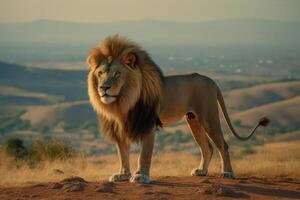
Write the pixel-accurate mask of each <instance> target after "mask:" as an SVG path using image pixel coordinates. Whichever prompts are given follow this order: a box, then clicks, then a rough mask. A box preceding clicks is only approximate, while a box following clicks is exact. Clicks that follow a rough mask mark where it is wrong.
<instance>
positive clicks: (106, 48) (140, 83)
mask: <svg viewBox="0 0 300 200" xmlns="http://www.w3.org/2000/svg"><path fill="white" fill-rule="evenodd" d="M128 55H134V56H135V59H136V60H135V65H134V66H135V68H138V69H133V70H132V72H129V76H128V77H129V78H127V83H126V86H125V87H123V89H122V91H121V95H120V97H119V98H118V99H117V100H116V101H115V102H113V103H112V104H108V105H106V104H103V103H102V102H101V100H100V96H99V94H98V92H97V87H98V86H97V80H96V78H95V76H94V75H93V73H94V71H95V70H96V69H97V67H98V66H99V64H100V62H101V61H102V59H107V60H108V61H111V60H118V61H119V62H121V63H124V59H126V56H128ZM87 62H88V63H89V65H90V67H91V68H90V72H89V75H88V95H89V98H90V102H91V104H92V106H93V108H94V110H95V111H96V112H97V115H98V118H99V121H100V130H101V133H103V134H105V135H106V136H108V137H109V138H110V139H111V140H113V141H117V140H123V141H128V142H132V141H138V140H140V139H141V138H142V137H143V136H144V135H145V134H147V133H150V132H151V131H153V130H154V129H155V128H156V127H157V126H161V125H162V124H161V122H160V119H159V116H158V112H159V107H160V102H161V99H162V84H163V74H162V72H161V70H160V69H159V67H158V66H157V65H156V64H155V63H154V61H153V60H152V59H151V57H150V56H149V54H148V53H147V52H146V51H145V50H143V49H142V48H141V47H140V46H139V45H137V44H136V43H134V42H132V41H130V40H128V39H127V38H124V37H120V36H113V37H108V38H106V39H105V40H104V41H103V42H102V43H100V45H99V46H98V47H96V48H94V49H92V50H91V51H90V53H89V56H88V60H87Z"/></svg>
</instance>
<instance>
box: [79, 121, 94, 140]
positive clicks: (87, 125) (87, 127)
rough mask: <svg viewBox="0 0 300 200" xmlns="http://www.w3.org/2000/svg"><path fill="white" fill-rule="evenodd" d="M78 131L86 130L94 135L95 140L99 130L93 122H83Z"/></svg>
mask: <svg viewBox="0 0 300 200" xmlns="http://www.w3.org/2000/svg"><path fill="white" fill-rule="evenodd" d="M79 129H80V130H87V131H90V132H92V133H94V135H95V138H98V137H99V128H98V124H97V123H96V122H95V121H93V120H88V121H85V122H84V123H83V124H82V125H81V126H80V127H79Z"/></svg>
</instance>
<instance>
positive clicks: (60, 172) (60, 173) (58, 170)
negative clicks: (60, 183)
mask: <svg viewBox="0 0 300 200" xmlns="http://www.w3.org/2000/svg"><path fill="white" fill-rule="evenodd" d="M53 172H54V174H58V175H62V174H64V172H63V171H62V170H60V169H54V170H53Z"/></svg>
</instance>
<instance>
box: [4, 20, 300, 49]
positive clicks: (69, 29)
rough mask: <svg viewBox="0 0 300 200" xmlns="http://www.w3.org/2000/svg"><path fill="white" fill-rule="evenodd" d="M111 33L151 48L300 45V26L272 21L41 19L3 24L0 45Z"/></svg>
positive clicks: (95, 38) (70, 41) (71, 41)
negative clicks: (124, 36)
mask: <svg viewBox="0 0 300 200" xmlns="http://www.w3.org/2000/svg"><path fill="white" fill-rule="evenodd" d="M111 34H121V35H126V36H128V37H130V38H134V39H135V40H137V41H138V42H141V43H147V44H152V45H170V44H171V45H224V44H231V45H232V44H233V45H240V44H259V45H297V44H298V45H299V44H300V40H299V39H298V36H299V35H300V23H299V22H284V21H271V20H224V21H208V22H171V21H157V20H141V21H122V22H112V23H99V24H88V23H77V22H64V21H50V20H39V21H33V22H26V23H9V24H0V44H1V43H2V44H10V45H20V44H44V45H47V44H48V45H57V44H62V45H81V44H84V45H91V44H93V45H94V44H95V43H97V42H99V40H100V39H102V38H104V37H106V36H107V35H111Z"/></svg>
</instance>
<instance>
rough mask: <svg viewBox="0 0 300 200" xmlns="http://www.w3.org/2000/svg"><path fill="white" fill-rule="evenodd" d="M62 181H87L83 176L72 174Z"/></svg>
mask: <svg viewBox="0 0 300 200" xmlns="http://www.w3.org/2000/svg"><path fill="white" fill-rule="evenodd" d="M61 182H62V183H70V182H81V183H87V182H86V181H85V180H84V179H83V178H81V177H79V176H72V177H69V178H65V179H63V180H62V181H61Z"/></svg>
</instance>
